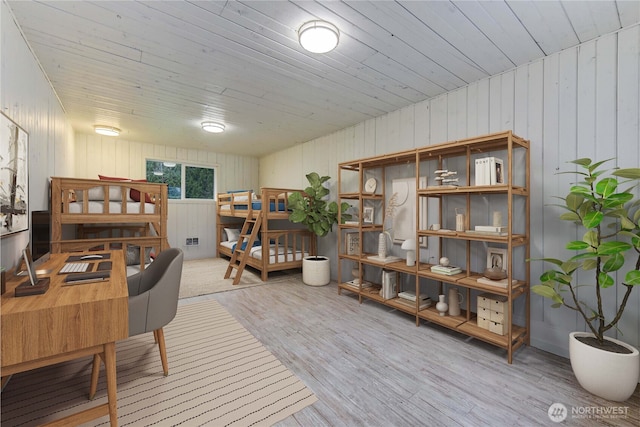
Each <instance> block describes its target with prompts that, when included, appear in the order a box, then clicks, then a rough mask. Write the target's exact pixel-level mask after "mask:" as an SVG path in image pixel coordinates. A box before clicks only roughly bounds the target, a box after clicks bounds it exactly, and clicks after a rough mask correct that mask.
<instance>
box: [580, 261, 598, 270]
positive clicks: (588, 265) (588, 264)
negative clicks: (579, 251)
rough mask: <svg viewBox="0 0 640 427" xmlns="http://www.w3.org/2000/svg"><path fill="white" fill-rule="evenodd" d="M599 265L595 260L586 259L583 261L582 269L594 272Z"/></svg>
mask: <svg viewBox="0 0 640 427" xmlns="http://www.w3.org/2000/svg"><path fill="white" fill-rule="evenodd" d="M597 265H598V261H597V260H596V259H594V258H591V259H585V260H584V261H582V269H583V270H593V269H595V268H596V266H597Z"/></svg>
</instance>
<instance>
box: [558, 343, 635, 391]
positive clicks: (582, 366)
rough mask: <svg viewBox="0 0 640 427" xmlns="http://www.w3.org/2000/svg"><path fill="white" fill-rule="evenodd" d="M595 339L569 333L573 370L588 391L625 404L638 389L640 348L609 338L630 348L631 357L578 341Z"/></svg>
mask: <svg viewBox="0 0 640 427" xmlns="http://www.w3.org/2000/svg"><path fill="white" fill-rule="evenodd" d="M579 336H593V334H591V333H588V332H572V333H571V334H569V358H570V360H571V368H572V369H573V374H574V375H575V376H576V378H577V380H578V382H579V383H580V385H581V386H582V387H583V388H584V389H585V390H587V391H588V392H590V393H592V394H595V395H596V396H599V397H602V398H604V399H607V400H613V401H616V402H624V401H625V400H627V399H628V398H629V397H631V395H632V394H633V392H634V391H635V389H636V385H637V384H638V375H639V374H640V353H638V349H636V348H634V347H632V346H630V345H629V344H627V343H624V342H622V341H618V340H616V339H613V338H606V337H605V339H607V340H609V341H612V342H614V343H616V344H620V345H621V346H623V347H626V348H628V349H629V350H631V351H632V352H631V353H630V354H619V353H612V352H610V351H604V350H600V349H598V348H595V347H591V346H589V345H586V344H584V343H582V342H580V341H578V340H577V339H576V337H579Z"/></svg>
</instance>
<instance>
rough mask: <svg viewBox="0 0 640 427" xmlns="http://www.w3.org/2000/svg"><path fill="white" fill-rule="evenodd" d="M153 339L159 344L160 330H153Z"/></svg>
mask: <svg viewBox="0 0 640 427" xmlns="http://www.w3.org/2000/svg"><path fill="white" fill-rule="evenodd" d="M153 339H154V341H155V343H156V344H158V330H157V329H156V330H155V331H153Z"/></svg>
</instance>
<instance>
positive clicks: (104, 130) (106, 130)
mask: <svg viewBox="0 0 640 427" xmlns="http://www.w3.org/2000/svg"><path fill="white" fill-rule="evenodd" d="M93 128H94V130H95V131H96V133H98V134H100V135H106V136H118V135H120V129H118V128H116V127H113V126H105V125H95V126H94V127H93Z"/></svg>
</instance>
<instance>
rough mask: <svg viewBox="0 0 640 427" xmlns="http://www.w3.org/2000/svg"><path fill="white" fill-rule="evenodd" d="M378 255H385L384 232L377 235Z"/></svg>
mask: <svg viewBox="0 0 640 427" xmlns="http://www.w3.org/2000/svg"><path fill="white" fill-rule="evenodd" d="M378 257H380V258H386V257H387V236H386V235H385V234H384V233H380V235H378Z"/></svg>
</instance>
